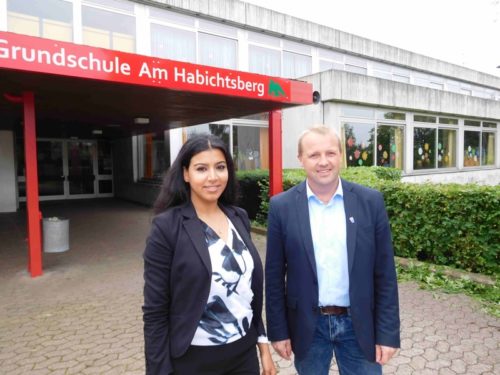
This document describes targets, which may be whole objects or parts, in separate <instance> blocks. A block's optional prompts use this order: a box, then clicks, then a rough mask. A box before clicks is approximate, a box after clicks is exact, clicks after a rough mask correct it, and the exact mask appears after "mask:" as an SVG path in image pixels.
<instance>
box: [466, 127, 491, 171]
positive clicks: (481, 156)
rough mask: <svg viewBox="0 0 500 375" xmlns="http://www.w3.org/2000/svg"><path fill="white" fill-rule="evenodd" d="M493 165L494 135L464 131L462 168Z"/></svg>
mask: <svg viewBox="0 0 500 375" xmlns="http://www.w3.org/2000/svg"><path fill="white" fill-rule="evenodd" d="M485 165H495V133H494V132H492V131H491V130H490V131H484V130H483V131H479V130H477V131H467V130H466V131H464V167H477V166H485Z"/></svg>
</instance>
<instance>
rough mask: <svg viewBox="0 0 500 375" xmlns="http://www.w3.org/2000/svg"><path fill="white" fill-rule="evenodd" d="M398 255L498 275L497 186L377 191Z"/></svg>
mask: <svg viewBox="0 0 500 375" xmlns="http://www.w3.org/2000/svg"><path fill="white" fill-rule="evenodd" d="M379 190H380V191H381V192H382V193H383V194H384V199H385V204H386V207H387V212H388V214H389V218H390V222H391V229H392V235H393V242H394V248H395V252H396V255H399V256H402V257H407V258H416V259H418V260H422V261H426V262H430V263H434V264H440V265H447V266H453V267H457V268H461V269H464V270H467V271H472V272H481V273H486V274H498V273H499V271H500V268H499V260H500V259H499V258H500V251H499V250H500V228H499V222H500V186H477V185H473V184H467V185H457V184H403V183H385V184H380V185H379Z"/></svg>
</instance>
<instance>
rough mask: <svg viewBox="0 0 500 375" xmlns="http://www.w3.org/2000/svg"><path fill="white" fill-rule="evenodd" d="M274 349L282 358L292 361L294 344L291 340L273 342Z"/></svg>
mask: <svg viewBox="0 0 500 375" xmlns="http://www.w3.org/2000/svg"><path fill="white" fill-rule="evenodd" d="M272 345H273V348H274V350H275V351H276V353H278V354H279V355H280V357H281V358H283V359H286V360H290V359H291V355H292V344H291V342H290V339H286V340H282V341H274V342H272Z"/></svg>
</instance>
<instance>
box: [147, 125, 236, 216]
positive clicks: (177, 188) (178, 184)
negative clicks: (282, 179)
mask: <svg viewBox="0 0 500 375" xmlns="http://www.w3.org/2000/svg"><path fill="white" fill-rule="evenodd" d="M211 149H218V150H220V151H221V152H222V153H223V154H224V158H225V159H226V165H227V171H228V181H227V186H226V188H225V189H224V192H223V193H222V195H221V196H220V198H219V202H221V203H223V204H233V203H234V202H235V201H236V194H237V184H236V175H235V172H234V163H233V158H232V157H231V155H230V154H229V151H228V149H227V147H226V144H225V143H224V142H223V141H222V139H220V138H219V137H216V136H215V135H210V134H199V135H195V136H193V137H191V138H189V139H188V140H187V142H186V143H184V145H183V146H182V147H181V149H180V151H179V154H178V155H177V158H175V161H174V163H173V164H172V166H171V167H170V169H169V170H168V172H167V174H166V175H165V178H164V179H163V183H162V186H161V190H160V194H159V195H158V198H156V201H155V203H154V205H153V210H154V213H155V214H156V215H157V214H159V213H162V212H163V211H166V210H167V209H168V208H170V207H173V206H178V205H181V204H184V203H186V202H187V201H189V199H190V191H191V190H190V187H189V184H188V183H187V182H185V181H184V168H186V169H187V168H189V163H191V159H192V158H193V156H195V155H196V154H199V153H200V152H203V151H207V150H211Z"/></svg>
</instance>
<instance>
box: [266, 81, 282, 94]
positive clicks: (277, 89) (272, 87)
mask: <svg viewBox="0 0 500 375" xmlns="http://www.w3.org/2000/svg"><path fill="white" fill-rule="evenodd" d="M269 95H272V96H277V97H280V96H285V92H284V91H283V88H282V87H281V86H280V84H279V83H278V82H274V81H273V80H272V79H270V80H269Z"/></svg>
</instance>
